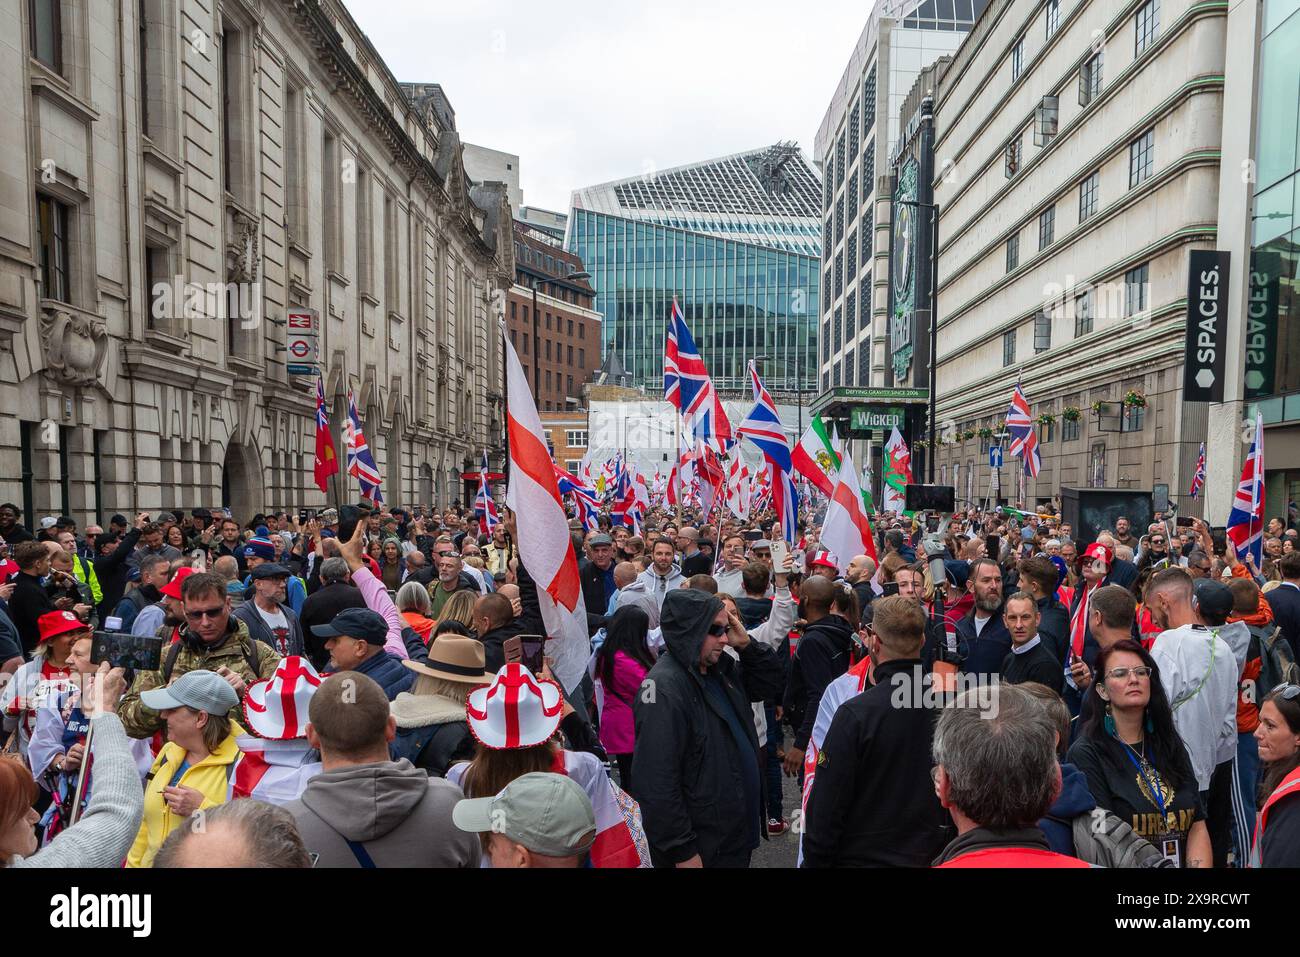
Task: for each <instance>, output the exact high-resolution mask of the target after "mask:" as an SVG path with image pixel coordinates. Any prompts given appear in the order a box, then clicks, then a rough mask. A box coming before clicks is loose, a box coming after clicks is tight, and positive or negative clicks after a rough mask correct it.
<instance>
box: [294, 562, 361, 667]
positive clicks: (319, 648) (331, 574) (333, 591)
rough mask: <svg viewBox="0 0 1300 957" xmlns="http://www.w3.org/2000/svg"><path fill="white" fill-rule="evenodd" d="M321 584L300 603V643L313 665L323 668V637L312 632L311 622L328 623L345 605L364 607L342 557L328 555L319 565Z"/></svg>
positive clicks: (325, 654)
mask: <svg viewBox="0 0 1300 957" xmlns="http://www.w3.org/2000/svg"><path fill="white" fill-rule="evenodd" d="M320 581H321V587H320V588H318V589H317V590H316V591H314V592H313V593H312V594H310V595H308V596H307V600H306V601H305V602H303V603H302V614H301V615H299V616H298V618H299V621H300V622H301V624H302V635H303V645H304V647H305V648H306V652H307V657H308V658H309V659H311V663H312V665H313V667H315V668H316V669H317V670H320V669H323V668H324V667H325V666H326V665H327V664H328V663H329V660H330V656H329V652H327V651H326V650H325V642H324V640H323V639H321V638H318V637H316V635H314V634H312V627H313V626H314V625H328V624H329V623H330V622H331V621H333V620H334V616H335V615H337V614H338V613H339V612H341V611H342V610H343V609H345V608H365V607H366V600H365V599H364V598H363V597H362V596H361V590H360V589H359V588H357V586H356V585H353V584H352V583H351V582H350V581H349V580H348V563H347V560H346V559H344V558H339V557H337V556H336V557H334V558H327V559H325V560H324V561H323V562H321V566H320Z"/></svg>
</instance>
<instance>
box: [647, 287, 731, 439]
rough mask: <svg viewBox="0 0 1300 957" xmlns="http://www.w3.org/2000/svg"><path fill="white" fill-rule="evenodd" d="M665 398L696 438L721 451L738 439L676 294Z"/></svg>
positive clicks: (670, 320)
mask: <svg viewBox="0 0 1300 957" xmlns="http://www.w3.org/2000/svg"><path fill="white" fill-rule="evenodd" d="M664 399H666V400H667V401H668V402H671V403H672V404H673V407H674V408H675V409H677V411H678V412H679V413H680V414H681V416H682V419H683V420H684V421H685V423H686V428H687V429H688V430H689V431H690V433H691V434H692V435H693V436H694V437H695V438H698V439H703V440H704V441H705V442H706V443H707V444H708V445H709V446H711V447H712V448H714V449H715V450H717V451H718V452H725V451H726V450H727V447H728V446H729V445H731V444H732V443H733V442H734V441H735V438H734V437H733V436H732V434H731V423H730V422H729V421H728V420H727V413H726V412H724V411H723V409H722V400H721V399H719V398H718V393H717V391H716V390H715V389H714V388H713V380H712V379H710V378H709V370H708V369H707V368H706V367H705V365H704V359H703V358H702V357H701V356H700V350H699V349H698V348H696V346H695V339H694V338H693V337H692V336H691V330H690V329H688V328H687V327H686V319H685V317H684V316H683V315H682V310H681V307H680V306H679V305H678V304H677V300H676V298H674V299H673V310H672V315H671V316H669V318H668V340H667V342H666V344H665V346H664Z"/></svg>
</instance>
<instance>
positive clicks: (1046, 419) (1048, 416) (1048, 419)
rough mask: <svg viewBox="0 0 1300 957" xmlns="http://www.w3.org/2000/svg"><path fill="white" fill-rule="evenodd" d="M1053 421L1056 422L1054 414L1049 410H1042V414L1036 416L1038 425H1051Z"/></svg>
mask: <svg viewBox="0 0 1300 957" xmlns="http://www.w3.org/2000/svg"><path fill="white" fill-rule="evenodd" d="M1055 422H1056V416H1055V415H1053V414H1052V413H1051V412H1044V413H1043V414H1042V415H1040V416H1039V417H1038V424H1039V425H1052V424H1053V423H1055Z"/></svg>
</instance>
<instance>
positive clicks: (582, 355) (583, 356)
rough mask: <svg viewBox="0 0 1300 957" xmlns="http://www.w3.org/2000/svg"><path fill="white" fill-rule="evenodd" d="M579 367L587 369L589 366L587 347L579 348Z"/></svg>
mask: <svg viewBox="0 0 1300 957" xmlns="http://www.w3.org/2000/svg"><path fill="white" fill-rule="evenodd" d="M578 368H579V369H585V368H587V350H586V349H582V348H579V349H578Z"/></svg>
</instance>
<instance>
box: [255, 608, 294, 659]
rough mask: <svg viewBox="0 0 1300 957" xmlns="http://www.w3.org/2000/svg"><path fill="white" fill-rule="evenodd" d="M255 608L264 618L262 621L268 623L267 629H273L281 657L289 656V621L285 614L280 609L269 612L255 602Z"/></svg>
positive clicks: (276, 646)
mask: <svg viewBox="0 0 1300 957" xmlns="http://www.w3.org/2000/svg"><path fill="white" fill-rule="evenodd" d="M253 607H254V608H256V609H257V613H258V614H259V615H261V616H262V621H264V622H266V627H267V628H270V629H271V634H272V636H274V638H275V646H274V647H275V650H276V651H278V652H279V653H280V654H281V655H287V654H288V653H289V619H288V618H286V617H285V614H284V612H283V611H281V610H280V609H279V608H277V609H276V610H275V611H267V610H266V609H265V608H263V607H262V606H261V605H259V604H258V603H257V602H253Z"/></svg>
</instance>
